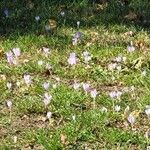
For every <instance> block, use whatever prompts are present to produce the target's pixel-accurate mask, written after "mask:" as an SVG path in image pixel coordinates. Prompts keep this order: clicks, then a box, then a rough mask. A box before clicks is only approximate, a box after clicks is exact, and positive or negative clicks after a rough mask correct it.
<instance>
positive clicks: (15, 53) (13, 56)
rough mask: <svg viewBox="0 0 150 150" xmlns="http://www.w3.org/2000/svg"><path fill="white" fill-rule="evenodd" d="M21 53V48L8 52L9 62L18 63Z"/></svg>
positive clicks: (11, 63)
mask: <svg viewBox="0 0 150 150" xmlns="http://www.w3.org/2000/svg"><path fill="white" fill-rule="evenodd" d="M20 55H21V52H20V48H13V49H12V51H9V52H7V53H6V58H7V62H8V63H9V64H10V65H16V64H17V63H18V62H17V59H18V57H19V56H20Z"/></svg>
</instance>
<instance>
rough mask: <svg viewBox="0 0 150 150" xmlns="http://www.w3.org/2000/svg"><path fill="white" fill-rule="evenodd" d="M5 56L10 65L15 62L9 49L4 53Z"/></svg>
mask: <svg viewBox="0 0 150 150" xmlns="http://www.w3.org/2000/svg"><path fill="white" fill-rule="evenodd" d="M6 57H7V62H8V63H9V64H10V65H12V64H14V63H15V60H14V56H13V53H12V52H11V51H9V52H7V53H6Z"/></svg>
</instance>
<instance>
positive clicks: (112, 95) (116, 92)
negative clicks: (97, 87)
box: [109, 91, 122, 99]
mask: <svg viewBox="0 0 150 150" xmlns="http://www.w3.org/2000/svg"><path fill="white" fill-rule="evenodd" d="M121 95H122V92H120V91H112V92H110V93H109V96H110V97H111V98H113V99H114V98H118V99H119V98H120V96H121Z"/></svg>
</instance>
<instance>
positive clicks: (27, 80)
mask: <svg viewBox="0 0 150 150" xmlns="http://www.w3.org/2000/svg"><path fill="white" fill-rule="evenodd" d="M23 78H24V81H25V83H26V84H27V85H30V84H31V83H32V81H31V76H30V75H26V74H25V75H24V77H23Z"/></svg>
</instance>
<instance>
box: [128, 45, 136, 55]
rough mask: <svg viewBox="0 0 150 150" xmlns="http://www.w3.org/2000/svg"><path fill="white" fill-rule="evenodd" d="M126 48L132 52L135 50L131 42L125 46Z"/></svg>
mask: <svg viewBox="0 0 150 150" xmlns="http://www.w3.org/2000/svg"><path fill="white" fill-rule="evenodd" d="M127 50H128V52H130V53H131V52H134V51H135V47H134V46H133V44H131V45H128V46H127Z"/></svg>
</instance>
